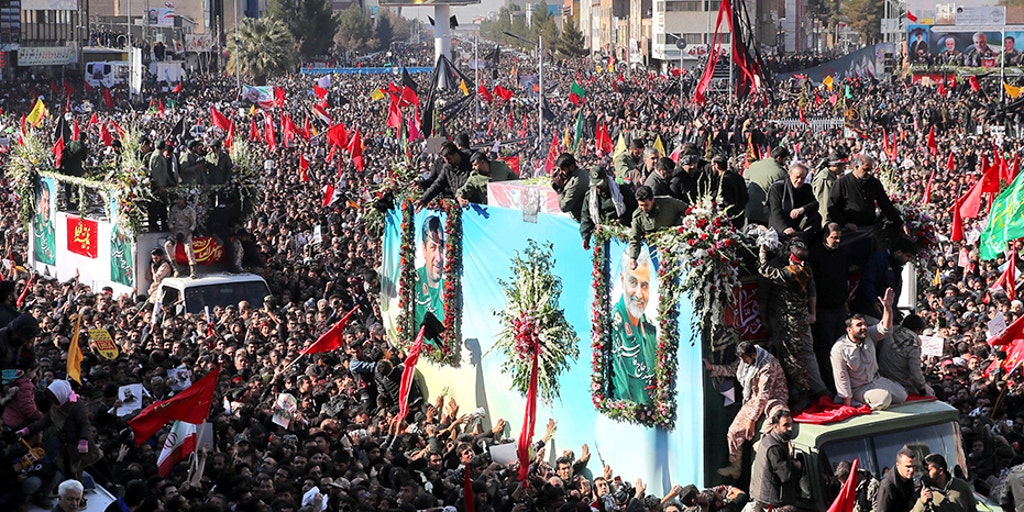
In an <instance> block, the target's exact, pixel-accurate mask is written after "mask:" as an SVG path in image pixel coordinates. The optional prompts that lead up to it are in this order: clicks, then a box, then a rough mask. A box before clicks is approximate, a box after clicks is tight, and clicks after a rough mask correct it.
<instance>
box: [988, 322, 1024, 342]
mask: <svg viewBox="0 0 1024 512" xmlns="http://www.w3.org/2000/svg"><path fill="white" fill-rule="evenodd" d="M1021 339H1024V316H1019V317H1017V319H1016V320H1014V321H1013V322H1012V323H1011V324H1010V325H1008V326H1006V329H1003V332H1001V333H999V334H996V335H995V336H993V337H991V338H989V339H988V344H989V345H992V346H997V347H999V346H1003V345H1009V344H1010V343H1013V342H1014V341H1017V340H1021Z"/></svg>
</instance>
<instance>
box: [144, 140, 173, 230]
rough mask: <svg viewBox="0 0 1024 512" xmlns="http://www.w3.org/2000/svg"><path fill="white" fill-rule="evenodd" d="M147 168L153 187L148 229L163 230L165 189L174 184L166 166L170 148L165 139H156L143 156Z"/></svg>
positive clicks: (164, 222)
mask: <svg viewBox="0 0 1024 512" xmlns="http://www.w3.org/2000/svg"><path fill="white" fill-rule="evenodd" d="M144 158H145V161H146V163H147V164H148V168H149V180H150V185H151V186H152V187H153V199H152V200H151V201H150V202H149V209H148V218H149V228H150V231H163V230H164V229H166V228H167V189H168V188H169V187H172V186H174V185H175V181H174V177H173V176H172V175H171V170H170V167H168V162H169V161H170V160H169V158H172V156H171V148H170V146H168V144H167V142H165V141H162V140H161V141H157V143H156V146H155V149H154V150H153V152H152V153H150V154H148V155H145V156H144Z"/></svg>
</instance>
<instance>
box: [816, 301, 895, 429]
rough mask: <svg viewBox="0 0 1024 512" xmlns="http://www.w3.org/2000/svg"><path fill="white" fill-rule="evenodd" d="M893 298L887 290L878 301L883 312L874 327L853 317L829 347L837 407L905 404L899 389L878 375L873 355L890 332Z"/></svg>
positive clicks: (876, 407)
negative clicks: (844, 331)
mask: <svg viewBox="0 0 1024 512" xmlns="http://www.w3.org/2000/svg"><path fill="white" fill-rule="evenodd" d="M894 295H895V294H894V293H893V290H892V288H888V289H886V290H885V296H884V297H879V298H878V301H879V302H881V304H882V308H883V312H882V320H881V321H880V322H879V323H878V325H873V326H871V327H868V325H867V323H866V322H865V321H864V317H863V316H861V315H853V316H851V317H850V318H848V319H847V320H846V335H845V336H843V337H842V338H839V339H838V340H837V341H836V343H835V345H833V346H832V352H831V354H830V355H831V360H832V372H833V375H834V377H835V381H836V382H835V383H836V391H837V397H836V402H837V403H843V404H845V405H859V404H858V403H855V402H859V403H866V404H867V405H868V406H870V407H871V408H872V409H874V410H876V411H877V410H882V409H885V408H887V407H889V406H890V405H892V404H901V403H903V402H905V401H906V400H907V392H906V390H904V389H903V386H901V385H900V384H898V383H896V382H893V381H891V380H889V379H887V378H885V377H882V376H880V375H879V374H878V356H877V355H876V353H875V343H876V342H878V341H879V340H881V339H882V338H884V337H885V335H886V334H887V333H888V332H889V330H890V329H892V316H893V315H892V302H893V296H894ZM869 338H870V340H869Z"/></svg>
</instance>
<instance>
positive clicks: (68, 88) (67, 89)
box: [64, 82, 75, 97]
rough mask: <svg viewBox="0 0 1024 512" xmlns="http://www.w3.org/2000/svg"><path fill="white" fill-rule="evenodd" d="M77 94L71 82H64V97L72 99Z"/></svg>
mask: <svg viewBox="0 0 1024 512" xmlns="http://www.w3.org/2000/svg"><path fill="white" fill-rule="evenodd" d="M74 93H75V88H74V87H71V84H70V83H69V82H64V95H65V96H68V97H70V96H71V95H72V94H74Z"/></svg>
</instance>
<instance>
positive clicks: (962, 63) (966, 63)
mask: <svg viewBox="0 0 1024 512" xmlns="http://www.w3.org/2000/svg"><path fill="white" fill-rule="evenodd" d="M1022 50H1024V27H1022V28H1020V30H1006V31H991V30H973V29H971V28H970V27H963V26H945V25H942V26H940V25H916V24H912V25H909V26H908V28H907V57H908V59H909V60H910V63H911V64H913V65H925V66H947V67H970V68H997V67H1000V66H1002V65H1003V64H1004V63H1003V59H1004V58H1005V59H1006V62H1005V65H1006V66H1019V65H1021V51H1022Z"/></svg>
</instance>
